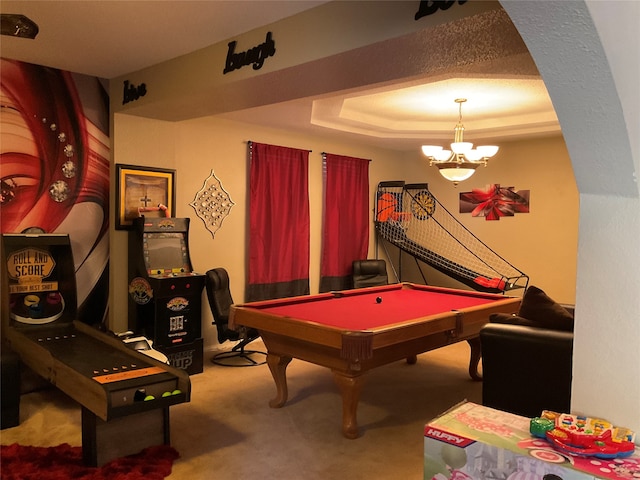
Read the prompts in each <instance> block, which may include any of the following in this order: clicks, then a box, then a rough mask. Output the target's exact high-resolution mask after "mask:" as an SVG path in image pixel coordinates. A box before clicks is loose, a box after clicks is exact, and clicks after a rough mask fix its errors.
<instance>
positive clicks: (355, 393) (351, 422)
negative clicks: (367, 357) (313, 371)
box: [333, 370, 364, 439]
mask: <svg viewBox="0 0 640 480" xmlns="http://www.w3.org/2000/svg"><path fill="white" fill-rule="evenodd" d="M333 379H334V380H335V382H336V384H337V385H338V388H339V389H340V394H341V396H342V435H344V436H345V437H346V438H350V439H354V438H358V437H359V436H360V434H359V433H358V419H357V412H358V402H359V401H360V392H361V391H362V386H363V385H364V378H363V376H362V375H358V376H355V377H351V376H347V375H344V374H343V373H341V372H338V371H335V370H333Z"/></svg>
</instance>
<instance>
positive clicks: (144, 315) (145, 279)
mask: <svg viewBox="0 0 640 480" xmlns="http://www.w3.org/2000/svg"><path fill="white" fill-rule="evenodd" d="M189 221H190V219H189V218H172V217H138V218H135V219H134V220H133V230H132V231H130V232H129V330H131V331H133V332H135V333H137V334H140V335H144V336H145V337H147V338H148V339H150V340H152V341H153V348H155V349H156V350H159V351H161V352H162V353H164V354H165V355H166V356H167V358H168V359H169V363H170V364H171V365H172V366H174V367H177V368H181V369H183V370H185V371H186V372H187V373H189V374H195V373H201V372H202V370H203V362H202V357H203V341H202V290H203V288H204V282H205V277H204V275H202V274H199V273H196V272H194V271H193V267H192V265H191V257H190V255H189Z"/></svg>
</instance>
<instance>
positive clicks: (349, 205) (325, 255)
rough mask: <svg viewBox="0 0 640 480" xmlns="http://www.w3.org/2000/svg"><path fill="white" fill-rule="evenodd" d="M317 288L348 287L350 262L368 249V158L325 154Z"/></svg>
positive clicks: (365, 253) (362, 255)
mask: <svg viewBox="0 0 640 480" xmlns="http://www.w3.org/2000/svg"><path fill="white" fill-rule="evenodd" d="M324 169H325V178H324V181H325V186H324V192H325V203H324V228H323V237H322V264H321V268H320V291H321V292H328V291H331V290H344V289H347V288H351V274H352V263H353V261H354V260H362V259H365V258H367V252H368V249H369V221H370V219H369V160H365V159H362V158H353V157H345V156H342V155H333V154H330V153H326V154H324Z"/></svg>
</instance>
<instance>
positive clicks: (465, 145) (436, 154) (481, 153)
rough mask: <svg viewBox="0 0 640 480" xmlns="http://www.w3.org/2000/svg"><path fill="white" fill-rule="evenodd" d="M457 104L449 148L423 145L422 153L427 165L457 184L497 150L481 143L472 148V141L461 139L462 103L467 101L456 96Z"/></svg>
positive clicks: (483, 163) (484, 162)
mask: <svg viewBox="0 0 640 480" xmlns="http://www.w3.org/2000/svg"><path fill="white" fill-rule="evenodd" d="M455 101H456V103H457V104H458V106H459V112H460V113H459V117H458V123H457V124H456V128H455V130H454V138H453V143H452V144H451V150H444V149H443V148H442V147H440V146H437V145H423V146H422V153H424V155H425V156H426V157H427V158H428V159H429V166H430V167H431V166H433V165H435V166H436V167H438V171H439V172H440V175H442V176H443V177H444V178H446V179H447V180H449V181H451V182H453V184H454V185H458V182H462V181H463V180H466V179H467V178H469V177H471V175H473V174H474V173H475V171H476V168H478V167H479V166H480V165H484V166H485V167H486V166H487V160H489V159H490V158H491V157H493V156H494V155H495V154H496V153H497V152H498V147H496V146H495V145H483V146H478V147H476V148H473V143H471V142H465V141H463V139H462V134H463V132H464V125H462V104H463V103H464V102H466V101H467V99H466V98H456V100H455Z"/></svg>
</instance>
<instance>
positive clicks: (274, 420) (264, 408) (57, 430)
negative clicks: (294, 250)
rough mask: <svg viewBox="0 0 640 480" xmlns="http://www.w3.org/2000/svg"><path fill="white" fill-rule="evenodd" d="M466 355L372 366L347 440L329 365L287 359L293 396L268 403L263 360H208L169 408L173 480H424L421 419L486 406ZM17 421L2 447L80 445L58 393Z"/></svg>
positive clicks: (463, 347)
mask: <svg viewBox="0 0 640 480" xmlns="http://www.w3.org/2000/svg"><path fill="white" fill-rule="evenodd" d="M255 346H257V347H259V348H258V349H260V347H262V345H261V344H260V342H254V344H252V347H255ZM468 359H469V346H468V345H467V343H466V342H463V343H458V344H455V345H451V346H448V347H445V348H441V349H439V350H435V351H433V352H429V353H425V354H422V355H420V356H419V357H418V363H417V364H415V365H407V364H406V363H404V362H396V363H393V364H391V365H387V366H385V367H381V368H379V369H376V370H373V371H371V372H369V374H368V375H367V381H366V384H365V387H364V389H363V391H362V396H361V400H360V405H359V409H358V424H359V426H360V431H361V436H360V438H358V439H356V440H348V439H346V438H344V437H342V434H341V402H340V396H339V394H338V390H337V387H336V385H335V384H334V383H333V378H332V375H331V372H330V371H329V370H328V369H326V368H321V367H317V366H315V365H311V364H308V363H305V362H302V361H299V360H294V361H293V362H291V364H290V365H289V368H288V370H287V372H288V375H287V378H288V385H289V400H288V402H287V404H286V405H285V406H284V407H283V408H280V409H272V408H269V406H268V401H269V400H270V399H271V398H273V397H274V396H275V386H274V383H273V379H272V378H271V374H270V372H269V368H268V367H267V366H266V365H262V366H258V367H250V368H228V367H221V366H218V365H213V364H212V363H211V362H209V361H208V360H207V361H206V363H205V371H204V373H202V374H198V375H193V376H192V377H191V383H192V395H191V397H192V398H191V402H190V403H187V404H182V405H177V406H174V407H171V442H172V445H173V446H174V447H175V448H176V449H177V450H178V451H179V452H180V455H181V457H180V458H179V459H178V460H177V461H176V462H175V463H174V467H173V471H172V474H171V476H170V477H169V478H170V479H172V480H178V479H184V480H187V479H188V480H199V479H212V480H232V479H233V480H235V479H240V478H256V479H258V478H259V479H264V480H271V479H282V480H290V479H291V480H297V479H305V480H316V479H318V480H320V479H322V480H327V479H356V480H357V479H363V480H364V479H367V480H376V479H406V480H419V479H422V464H423V454H422V451H423V429H424V425H425V423H427V422H428V421H429V420H430V419H432V418H434V417H436V416H437V415H439V414H440V413H442V412H444V411H445V410H447V409H449V408H450V407H452V406H453V405H455V404H457V403H459V402H460V401H462V400H465V399H467V400H469V401H472V402H475V403H481V392H482V384H481V383H480V382H474V381H472V380H471V379H470V378H469V376H468V373H467V367H468ZM20 417H21V424H20V425H19V426H18V427H15V428H10V429H6V430H3V431H2V432H0V443H2V444H4V445H8V444H11V443H15V442H17V443H20V444H23V445H36V446H51V445H58V444H60V443H69V444H71V445H78V446H79V445H81V444H82V441H81V438H82V437H81V432H80V408H79V407H78V406H77V405H76V404H75V403H74V402H73V401H72V400H70V399H69V398H67V397H66V396H65V395H64V394H62V393H60V392H59V391H57V390H55V389H46V390H40V391H36V392H33V393H29V394H25V395H23V396H22V402H21V412H20Z"/></svg>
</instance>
